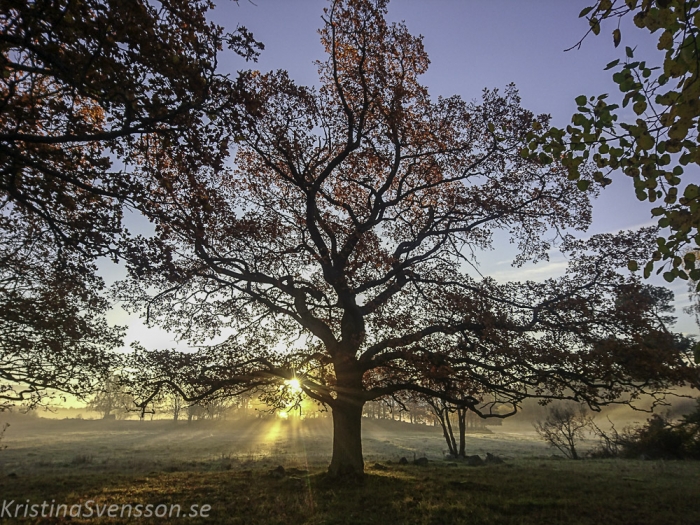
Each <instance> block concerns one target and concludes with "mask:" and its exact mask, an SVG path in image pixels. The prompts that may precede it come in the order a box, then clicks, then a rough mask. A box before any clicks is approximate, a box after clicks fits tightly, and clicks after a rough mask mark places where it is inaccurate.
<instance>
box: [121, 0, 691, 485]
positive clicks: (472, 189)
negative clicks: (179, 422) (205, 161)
mask: <svg viewBox="0 0 700 525" xmlns="http://www.w3.org/2000/svg"><path fill="white" fill-rule="evenodd" d="M386 3H387V2H386V1H383V0H377V1H370V0H345V1H333V2H331V5H330V7H329V8H328V9H326V11H325V17H324V22H325V25H324V27H323V28H322V29H321V40H322V43H323V45H324V47H325V49H326V52H327V58H326V60H324V61H322V62H319V64H318V67H319V74H320V87H319V88H318V89H314V88H305V87H301V86H297V85H296V84H294V83H293V82H292V81H291V80H290V79H289V77H288V76H287V74H286V73H285V72H275V73H267V74H263V73H259V72H254V73H251V74H250V75H249V76H248V77H247V79H246V83H245V91H246V92H248V93H249V96H248V98H247V99H246V100H245V102H244V103H242V104H241V105H240V108H239V110H238V111H237V115H239V116H240V118H241V120H240V121H237V122H235V126H239V128H238V129H237V131H235V132H234V131H232V132H231V133H232V136H233V138H234V139H235V140H236V141H237V148H236V159H235V165H234V166H233V167H231V168H224V167H221V168H220V169H200V168H199V167H198V166H196V165H193V164H192V163H189V162H188V161H187V158H185V157H183V156H182V155H179V154H178V151H177V150H176V149H175V148H169V147H166V146H167V145H165V146H164V145H162V144H154V147H153V148H152V149H151V150H149V151H148V152H146V154H145V156H144V158H143V159H142V161H141V167H142V170H143V172H144V178H145V179H146V180H151V181H152V180H154V179H155V176H154V175H153V174H154V173H158V180H159V181H160V185H159V186H157V187H156V186H153V187H151V188H150V194H149V195H150V196H149V198H148V199H146V200H144V201H143V202H142V203H141V204H139V208H140V209H141V210H142V212H143V213H144V214H146V215H147V216H148V217H149V218H151V220H152V221H154V223H155V224H156V230H157V232H156V234H155V235H154V236H153V237H150V238H141V239H140V240H139V242H135V243H134V245H133V246H132V248H131V261H130V272H131V275H132V277H133V278H134V279H133V280H131V281H130V282H128V283H124V284H123V285H122V288H121V297H122V298H123V299H124V300H126V301H127V302H129V303H131V304H132V305H133V307H134V308H136V309H141V308H143V312H144V315H146V316H147V319H148V320H149V322H155V323H158V324H160V325H161V326H163V327H165V328H166V329H169V330H173V331H175V332H176V333H177V334H178V335H179V336H181V337H183V338H185V339H188V340H190V341H192V342H193V343H195V344H202V343H203V342H205V341H207V340H208V339H209V338H211V337H214V336H224V335H225V336H227V337H226V339H225V341H224V342H222V343H220V344H217V345H211V346H204V347H202V348H201V349H200V350H199V351H197V352H191V353H185V352H176V351H157V352H149V351H138V352H135V353H134V355H133V362H132V363H131V365H130V369H131V370H134V371H137V372H138V373H136V374H135V375H134V377H133V380H134V387H135V388H138V389H140V401H139V402H140V403H144V404H145V403H148V402H149V400H150V399H152V398H153V396H156V395H157V392H158V391H159V390H160V389H162V388H171V389H175V390H177V391H178V392H180V394H181V395H182V396H183V397H184V398H185V399H187V400H196V399H205V398H206V397H208V396H210V395H213V394H215V393H218V392H220V391H222V390H223V391H228V392H229V393H230V394H236V393H240V392H243V391H247V390H250V389H257V390H262V391H264V392H268V393H269V394H268V395H270V396H279V395H286V394H285V390H284V385H285V381H289V380H291V379H292V378H296V379H297V380H298V381H299V382H300V384H301V387H302V389H303V392H304V393H305V394H306V395H308V396H309V397H311V398H313V399H315V400H317V401H319V402H321V403H323V404H325V405H327V406H329V407H330V408H331V410H332V415H333V428H334V434H333V457H332V460H331V464H330V468H329V470H330V473H331V474H335V475H345V474H348V475H356V474H359V473H361V472H362V471H363V459H362V442H361V422H362V410H363V405H364V404H365V403H366V402H367V401H371V400H374V399H380V398H386V397H387V396H392V395H395V394H397V393H400V392H413V393H419V394H424V395H427V396H432V397H436V398H440V399H443V400H445V401H446V402H450V403H453V404H455V405H457V406H459V407H467V408H469V409H471V410H473V411H474V412H476V413H479V414H481V415H484V416H494V417H504V416H505V415H506V414H512V413H514V411H515V409H516V407H517V405H518V403H519V402H520V401H521V400H522V399H524V398H526V397H530V396H535V397H540V398H571V399H576V400H585V401H586V402H588V403H590V404H591V405H592V406H597V405H599V404H604V403H610V402H628V401H629V399H634V398H635V397H637V396H639V395H642V394H644V393H649V394H652V395H653V394H656V393H659V392H662V391H664V390H665V389H667V388H668V387H669V386H670V385H674V384H685V383H686V382H690V381H697V370H696V369H695V368H694V367H693V366H692V365H691V364H690V362H689V360H688V352H689V349H688V346H689V345H685V346H679V345H676V344H675V341H676V338H675V336H674V335H673V334H671V333H670V332H669V331H668V329H667V327H666V325H665V323H664V322H663V321H662V320H661V319H659V318H658V317H656V316H655V315H654V313H653V308H654V306H655V303H654V298H653V297H648V296H647V295H645V288H644V287H642V286H641V285H640V284H639V283H638V281H637V280H636V279H635V278H634V277H629V276H624V275H622V274H621V273H619V272H618V270H619V268H620V267H623V266H624V265H626V263H627V261H628V260H629V259H641V258H643V257H646V256H647V254H648V246H649V242H650V240H651V237H652V236H653V235H654V233H653V232H651V231H641V232H631V233H621V234H618V235H607V234H606V235H596V236H593V237H591V238H590V239H588V240H586V241H577V240H574V239H573V238H571V237H569V236H567V235H565V230H566V229H579V230H583V229H585V228H586V227H587V226H588V224H589V222H590V203H589V201H588V198H587V196H586V195H585V194H583V193H582V192H580V191H579V190H578V189H577V188H576V184H575V183H573V182H571V181H570V180H568V178H567V176H566V170H565V169H563V168H562V166H561V165H560V164H558V163H549V164H546V163H541V162H539V161H538V160H532V159H529V158H523V157H521V155H520V151H521V149H522V147H523V145H524V141H525V140H526V137H527V136H528V134H529V133H530V131H531V130H532V129H533V125H534V123H535V122H537V123H538V127H539V128H541V129H544V128H545V127H546V125H547V119H546V118H545V117H538V118H535V117H534V116H533V115H532V114H531V113H530V112H528V111H526V110H524V109H523V108H521V107H520V100H519V98H518V95H517V93H516V91H515V89H514V88H513V87H512V86H511V87H508V88H507V89H506V90H505V92H504V93H503V94H501V93H499V92H497V91H485V92H484V94H483V98H482V100H481V101H480V102H474V103H466V102H464V101H462V100H461V99H460V98H459V97H449V98H439V99H438V100H436V101H433V100H431V99H430V97H429V96H428V93H427V90H426V89H425V88H424V87H423V86H422V85H421V84H420V83H419V82H418V77H419V75H420V74H422V73H424V72H425V71H426V69H427V67H428V57H427V54H426V53H425V51H424V49H423V45H422V41H421V39H420V38H417V37H414V36H412V35H410V34H409V33H408V31H407V29H406V27H405V26H404V25H403V24H388V23H387V22H386V21H385V18H384V15H385V13H386ZM497 232H506V233H507V234H509V235H510V238H511V240H512V241H513V242H514V243H515V244H516V246H517V247H518V248H519V255H518V256H517V258H516V261H515V263H516V264H523V263H525V262H527V261H532V260H534V261H537V260H542V259H546V258H547V253H548V252H549V250H551V249H552V242H551V241H548V240H547V238H548V233H549V232H551V235H552V236H554V237H559V239H560V240H561V250H562V251H563V252H564V254H565V255H566V257H567V259H568V260H569V261H570V265H569V268H568V270H567V272H566V275H564V276H563V277H559V278H549V279H547V280H545V281H544V282H540V283H537V282H531V281H527V282H522V283H518V282H509V283H505V284H499V283H497V282H496V281H495V280H493V279H490V278H477V277H475V276H474V272H472V271H471V268H472V266H473V265H475V264H476V263H477V262H478V258H477V255H478V253H479V252H480V251H482V250H486V249H489V248H490V247H491V246H492V237H493V235H494V234H496V233H497ZM621 305H625V307H624V308H623V307H621ZM447 380H449V381H454V382H456V384H462V385H472V388H471V389H470V390H468V391H466V392H462V393H461V394H460V395H459V397H457V396H456V395H454V394H453V393H452V392H451V391H450V390H449V389H445V388H444V385H443V383H444V382H445V381H447ZM626 393H629V394H630V396H629V397H628V396H625V395H624V394H626ZM290 395H291V393H290ZM494 399H496V401H493V400H494ZM504 404H505V405H508V406H509V409H508V410H507V411H503V410H501V405H504Z"/></svg>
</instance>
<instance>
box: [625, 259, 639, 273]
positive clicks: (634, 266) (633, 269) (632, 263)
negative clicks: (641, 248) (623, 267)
mask: <svg viewBox="0 0 700 525" xmlns="http://www.w3.org/2000/svg"><path fill="white" fill-rule="evenodd" d="M627 268H629V271H630V272H636V271H637V270H639V265H638V264H637V261H629V262H628V263H627Z"/></svg>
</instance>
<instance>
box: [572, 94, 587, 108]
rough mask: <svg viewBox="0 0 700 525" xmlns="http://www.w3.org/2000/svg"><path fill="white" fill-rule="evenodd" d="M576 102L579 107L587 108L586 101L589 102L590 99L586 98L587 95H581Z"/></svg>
mask: <svg viewBox="0 0 700 525" xmlns="http://www.w3.org/2000/svg"><path fill="white" fill-rule="evenodd" d="M574 100H576V104H577V105H579V106H585V105H586V101H588V97H586V95H579V96H578V97H576V98H575V99H574Z"/></svg>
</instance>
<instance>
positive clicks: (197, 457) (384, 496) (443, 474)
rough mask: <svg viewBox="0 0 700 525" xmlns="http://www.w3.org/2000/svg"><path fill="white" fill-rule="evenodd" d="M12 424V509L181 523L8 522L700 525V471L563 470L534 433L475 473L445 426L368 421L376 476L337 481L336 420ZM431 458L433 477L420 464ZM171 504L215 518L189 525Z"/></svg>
mask: <svg viewBox="0 0 700 525" xmlns="http://www.w3.org/2000/svg"><path fill="white" fill-rule="evenodd" d="M10 423H11V427H10V428H9V429H8V431H7V433H6V436H5V438H4V439H3V442H2V443H3V444H4V445H7V448H6V449H5V450H2V451H0V495H1V496H0V503H2V502H3V501H4V502H7V501H14V502H15V506H16V504H17V503H25V502H26V501H27V500H29V502H30V503H31V504H35V503H39V504H40V503H42V502H43V501H47V502H48V504H51V502H52V501H53V502H54V504H55V505H58V504H66V505H67V506H71V505H74V504H79V503H80V504H84V503H85V502H87V501H92V502H94V503H93V504H92V505H93V510H95V509H99V508H100V506H103V507H104V506H105V505H107V506H109V505H117V506H119V508H120V509H122V507H121V505H132V507H133V506H135V505H138V504H141V505H143V506H145V505H148V504H151V505H154V506H157V505H164V506H165V507H162V508H163V509H165V508H166V507H167V509H168V510H169V512H170V513H171V516H170V517H167V516H166V517H163V518H157V519H156V518H155V517H151V518H140V519H139V518H134V516H131V517H130V518H129V517H122V518H119V517H115V518H108V517H106V514H105V515H103V517H102V518H96V517H94V514H93V517H90V518H85V517H83V518H70V517H66V518H63V517H59V518H55V517H53V518H40V517H38V518H30V517H27V518H24V517H22V514H23V512H24V508H20V510H19V511H18V517H17V518H14V517H8V516H7V514H5V516H3V517H2V522H3V523H69V522H70V523H188V522H197V523H233V524H239V523H240V524H248V523H250V524H257V523H260V524H267V523H271V524H272V523H279V524H282V523H284V524H287V523H292V524H325V523H329V524H330V523H335V524H348V525H350V524H353V525H355V524H365V523H380V524H394V523H396V524H403V523H415V524H443V523H444V524H450V523H469V524H482V523H483V524H487V523H488V524H544V523H548V524H550V523H551V524H554V523H562V524H564V523H566V524H578V523H580V524H594V523H595V524H601V523H621V524H627V523H629V524H689V525H690V524H697V523H700V505H698V504H697V502H698V501H700V464H698V463H697V462H670V461H666V462H664V461H642V460H591V459H586V460H583V461H569V460H564V459H561V458H559V457H557V456H554V455H553V454H552V450H551V449H549V448H547V447H546V446H545V445H544V444H543V443H542V442H540V441H539V440H538V439H537V438H536V436H535V434H534V432H532V431H529V430H528V429H527V427H520V428H514V427H508V426H504V427H503V428H498V427H497V428H494V429H493V430H494V433H493V434H476V435H470V436H469V437H468V442H467V445H468V452H469V453H471V454H479V455H480V456H481V457H484V456H485V455H486V453H487V452H489V453H491V454H494V455H497V456H499V457H500V458H502V459H503V463H499V464H486V465H484V466H478V467H474V466H468V465H467V464H466V463H465V462H461V461H453V460H450V458H445V457H444V451H445V448H446V447H445V445H444V443H443V438H442V435H441V432H440V430H439V429H438V428H436V427H431V426H422V425H411V424H408V423H400V422H395V421H387V420H369V419H367V420H364V431H363V432H364V436H363V437H364V452H365V464H366V467H367V468H366V473H367V475H366V476H365V478H364V480H362V481H361V482H345V483H344V482H339V481H337V480H333V479H329V478H328V477H326V475H325V467H326V466H327V463H328V460H329V458H330V452H331V450H330V446H331V440H330V438H331V425H330V420H329V419H325V418H319V419H307V420H303V421H299V420H295V419H290V420H282V419H279V418H266V419H263V418H255V419H247V420H234V421H221V422H215V421H195V422H192V423H190V424H188V423H187V422H183V421H181V422H177V423H175V422H172V421H163V420H160V421H130V420H128V421H99V420H57V419H43V418H26V417H25V418H20V417H17V418H13V419H12V420H11V421H10ZM402 457H405V458H407V460H408V462H409V464H407V465H402V464H400V463H399V460H400V458H402ZM421 457H425V458H427V459H428V461H427V465H415V464H413V460H414V458H415V459H417V458H421ZM280 467H281V468H280ZM173 505H179V506H180V508H181V510H182V513H184V514H186V513H187V512H188V511H189V509H190V508H191V506H192V505H197V506H198V508H202V506H203V505H209V506H210V507H211V508H210V509H209V510H208V511H207V512H206V516H207V517H196V518H190V517H179V518H177V517H175V512H174V510H173V509H176V508H177V507H172V506H173ZM12 509H13V512H17V511H16V507H12ZM130 511H131V509H129V512H130ZM182 513H181V515H182ZM61 516H62V515H61ZM125 516H128V514H125Z"/></svg>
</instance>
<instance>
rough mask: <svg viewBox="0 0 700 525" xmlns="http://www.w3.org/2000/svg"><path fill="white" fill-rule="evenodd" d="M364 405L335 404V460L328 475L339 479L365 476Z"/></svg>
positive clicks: (353, 402) (347, 402) (339, 402)
mask: <svg viewBox="0 0 700 525" xmlns="http://www.w3.org/2000/svg"><path fill="white" fill-rule="evenodd" d="M362 405H363V404H362V403H361V402H358V401H354V400H342V399H341V398H340V397H339V398H338V399H336V400H335V403H333V407H332V411H333V459H332V460H331V464H330V466H329V467H328V473H329V474H331V475H332V476H339V477H357V476H362V475H363V474H364V469H365V463H364V460H363V459H362Z"/></svg>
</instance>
